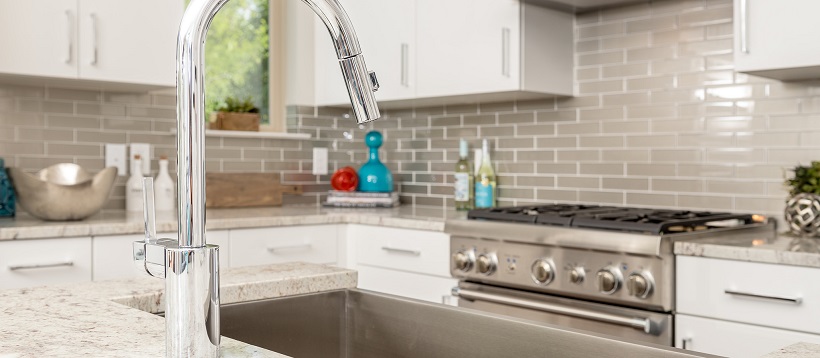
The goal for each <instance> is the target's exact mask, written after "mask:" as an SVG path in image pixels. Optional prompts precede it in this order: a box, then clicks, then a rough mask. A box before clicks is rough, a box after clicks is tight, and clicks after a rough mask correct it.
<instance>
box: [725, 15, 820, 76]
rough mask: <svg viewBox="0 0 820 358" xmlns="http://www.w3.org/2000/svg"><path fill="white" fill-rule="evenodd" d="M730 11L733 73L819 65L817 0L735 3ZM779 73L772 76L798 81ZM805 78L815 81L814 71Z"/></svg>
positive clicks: (792, 74) (784, 73) (787, 74)
mask: <svg viewBox="0 0 820 358" xmlns="http://www.w3.org/2000/svg"><path fill="white" fill-rule="evenodd" d="M744 4H745V6H743V5H744ZM744 10H745V11H744ZM734 11H735V16H734V18H735V22H734V26H735V34H736V35H735V51H734V53H735V69H736V70H737V71H740V72H749V71H766V70H782V69H789V68H801V67H810V66H820V47H818V46H817V34H818V33H820V22H818V21H817V14H818V13H820V1H816V0H780V1H769V0H735V6H734ZM744 28H745V31H744ZM744 50H745V51H744ZM781 72H783V73H781V74H774V76H773V77H775V78H781V79H800V78H801V75H800V74H799V73H791V74H790V73H788V71H781ZM763 75H766V74H763ZM792 76H797V77H792ZM807 76H808V78H812V77H813V78H817V77H818V75H817V71H816V69H815V71H814V73H809V74H807Z"/></svg>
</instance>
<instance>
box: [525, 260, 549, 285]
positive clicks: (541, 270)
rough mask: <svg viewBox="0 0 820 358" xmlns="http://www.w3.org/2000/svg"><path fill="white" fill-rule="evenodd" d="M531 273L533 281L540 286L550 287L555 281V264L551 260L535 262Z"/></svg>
mask: <svg viewBox="0 0 820 358" xmlns="http://www.w3.org/2000/svg"><path fill="white" fill-rule="evenodd" d="M531 271H532V272H531V273H530V275H532V280H533V281H535V283H537V284H539V285H549V284H550V282H552V280H553V279H555V264H554V263H553V262H552V260H551V259H540V260H535V262H533V263H532V269H531Z"/></svg>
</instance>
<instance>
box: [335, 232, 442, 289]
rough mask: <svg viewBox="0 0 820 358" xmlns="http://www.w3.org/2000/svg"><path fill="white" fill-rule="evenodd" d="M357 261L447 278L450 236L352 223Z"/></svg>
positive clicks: (351, 237) (350, 235)
mask: <svg viewBox="0 0 820 358" xmlns="http://www.w3.org/2000/svg"><path fill="white" fill-rule="evenodd" d="M348 236H349V238H350V240H352V241H353V242H354V243H355V245H356V260H357V262H358V263H360V264H365V265H370V266H377V267H384V268H390V269H396V270H402V271H410V272H417V273H423V274H428V275H436V276H441V277H450V236H449V235H447V234H444V233H440V232H434V231H422V230H407V229H395V228H388V227H375V226H362V225H351V226H350V228H349V231H348Z"/></svg>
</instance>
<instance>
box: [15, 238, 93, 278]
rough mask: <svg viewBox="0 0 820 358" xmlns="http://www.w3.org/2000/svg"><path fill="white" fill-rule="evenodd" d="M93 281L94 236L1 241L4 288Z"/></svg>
mask: <svg viewBox="0 0 820 358" xmlns="http://www.w3.org/2000/svg"><path fill="white" fill-rule="evenodd" d="M87 281H91V238H90V237H82V238H70V239H48V240H23V241H7V242H0V288H21V287H30V286H40V285H51V284H63V283H79V282H87Z"/></svg>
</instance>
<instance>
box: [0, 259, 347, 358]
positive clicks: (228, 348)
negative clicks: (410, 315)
mask: <svg viewBox="0 0 820 358" xmlns="http://www.w3.org/2000/svg"><path fill="white" fill-rule="evenodd" d="M220 278H221V281H222V284H221V300H222V303H223V304H224V303H235V302H244V301H252V300H259V299H267V298H275V297H282V296H290V295H298V294H306V293H314V292H321V291H329V290H337V289H346V288H353V287H356V284H357V275H356V272H355V271H352V270H347V269H341V268H336V267H331V266H324V265H314V264H305V263H289V264H277V265H267V266H252V267H240V268H230V269H226V270H225V271H223V272H222V273H221V275H220ZM164 288H165V284H164V282H163V280H159V279H155V278H150V277H143V278H136V279H129V280H112V281H101V282H92V283H87V284H80V285H62V286H44V287H36V288H25V289H14V290H4V291H0V322H2V324H0V357H15V358H18V357H20V358H22V357H54V356H74V357H80V356H91V357H161V356H163V355H164V352H165V319H164V318H162V317H160V316H157V315H154V314H152V313H157V312H160V311H162V308H164V306H165V297H164V295H163V291H164ZM220 352H221V356H222V357H285V356H283V355H281V354H278V353H275V352H271V351H268V350H265V349H262V348H259V347H255V346H251V345H249V344H246V343H243V342H239V341H236V340H233V339H230V338H227V337H222V343H221V346H220Z"/></svg>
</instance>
